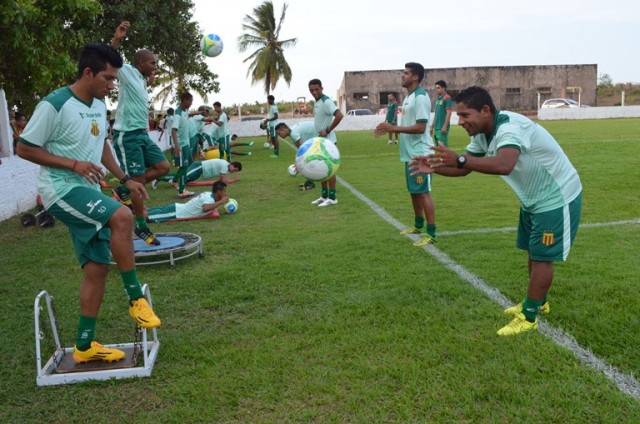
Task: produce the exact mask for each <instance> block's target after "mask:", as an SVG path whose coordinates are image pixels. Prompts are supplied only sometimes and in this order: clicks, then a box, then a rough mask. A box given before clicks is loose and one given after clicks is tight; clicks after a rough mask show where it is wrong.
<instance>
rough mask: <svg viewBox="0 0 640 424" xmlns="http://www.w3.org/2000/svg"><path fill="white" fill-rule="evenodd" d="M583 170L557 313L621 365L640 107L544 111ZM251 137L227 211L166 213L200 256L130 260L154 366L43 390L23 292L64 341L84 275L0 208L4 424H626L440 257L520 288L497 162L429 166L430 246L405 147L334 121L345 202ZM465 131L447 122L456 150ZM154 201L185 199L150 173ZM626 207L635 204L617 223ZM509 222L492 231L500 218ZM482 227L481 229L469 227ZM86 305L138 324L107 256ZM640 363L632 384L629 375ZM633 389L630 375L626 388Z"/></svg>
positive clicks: (109, 324) (633, 313)
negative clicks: (143, 295) (510, 333)
mask: <svg viewBox="0 0 640 424" xmlns="http://www.w3.org/2000/svg"><path fill="white" fill-rule="evenodd" d="M543 125H544V126H545V127H547V128H548V129H549V130H550V132H551V133H552V134H554V135H555V136H556V138H557V139H558V141H559V142H560V143H561V145H562V146H563V148H564V149H565V151H566V153H567V154H568V155H569V157H570V158H571V160H572V162H573V164H574V165H575V166H576V168H577V169H578V172H579V173H580V175H581V178H582V183H583V186H584V195H583V205H584V209H583V215H582V224H583V225H584V226H583V228H581V229H580V231H579V233H578V237H577V239H576V242H575V245H574V247H573V249H572V251H571V255H570V257H569V260H568V261H567V262H566V263H562V264H558V265H557V266H556V268H555V269H556V278H555V281H554V285H553V287H552V289H551V292H550V302H551V307H552V311H551V314H550V315H548V316H546V317H545V318H544V319H545V321H546V322H547V323H548V325H549V326H551V327H553V328H558V329H562V330H564V331H565V332H567V333H568V334H570V335H571V336H573V337H574V338H575V340H576V342H577V343H578V344H579V345H580V346H581V347H583V348H585V349H588V350H590V351H591V352H593V354H594V355H595V356H596V357H597V358H599V359H601V360H602V361H604V363H605V364H608V365H610V366H612V367H615V368H616V369H617V370H618V371H620V372H621V373H623V374H625V375H629V376H637V375H640V350H639V349H638V348H637V346H638V340H640V321H639V315H638V305H640V294H639V292H638V290H637V284H638V275H639V271H640V265H639V264H638V259H637V258H638V256H637V255H638V246H639V245H640V231H639V229H640V228H639V221H638V219H639V218H640V216H639V215H640V209H639V206H640V190H638V188H637V183H638V181H639V177H640V171H639V169H640V167H639V165H640V163H639V159H638V158H639V156H638V147H639V146H640V136H639V135H638V131H637V129H638V128H639V127H640V120H638V119H628V120H606V121H605V120H602V121H579V122H578V121H576V122H566V121H563V122H545V123H543ZM262 142H263V140H258V139H256V145H255V146H254V147H253V148H252V149H253V152H254V154H253V156H250V157H237V158H235V159H239V160H241V161H242V162H243V165H244V166H245V169H244V171H243V172H242V173H241V174H240V176H241V181H240V182H238V183H236V184H233V185H232V186H230V188H229V192H230V194H231V197H233V198H235V199H237V200H238V202H239V205H240V207H239V211H238V213H237V214H235V215H229V216H222V217H221V218H220V219H217V220H206V221H190V222H180V223H169V224H156V225H155V226H154V227H153V228H154V229H155V231H186V232H195V233H198V234H200V235H201V236H202V238H203V240H204V249H205V258H204V259H197V258H191V259H187V260H185V261H183V262H179V263H178V264H177V265H176V266H175V267H170V266H152V267H144V268H143V267H141V268H139V275H140V277H141V279H142V281H143V282H145V283H148V284H149V285H150V287H151V290H152V295H153V299H154V305H155V309H156V311H157V313H158V315H159V316H160V317H161V318H162V320H163V325H162V328H161V329H160V330H159V338H160V340H161V348H160V354H159V358H158V361H157V363H156V367H155V370H154V373H153V376H152V377H151V378H147V379H132V380H120V381H109V382H91V383H85V384H80V385H71V386H58V387H45V388H38V387H36V384H35V377H36V371H35V351H34V340H33V337H34V336H33V315H32V314H33V312H32V310H33V308H32V305H33V300H34V298H35V296H36V294H37V293H38V292H39V291H40V290H41V289H43V288H44V289H46V290H48V291H49V292H50V293H51V294H52V295H53V296H54V297H55V302H56V310H57V314H58V321H59V323H60V327H61V333H62V334H61V335H62V338H63V341H64V342H65V344H66V345H68V346H69V345H72V344H73V343H74V338H75V327H76V324H77V315H78V285H79V281H80V278H81V272H80V270H79V268H78V266H77V263H76V260H75V257H74V255H73V252H72V246H71V243H70V241H69V238H68V235H67V231H66V228H65V227H64V226H63V225H57V226H56V227H55V228H53V229H49V230H41V229H37V228H33V227H31V228H26V229H24V228H21V227H20V225H19V219H18V217H15V218H12V219H10V220H7V221H5V222H2V223H0V246H1V247H2V252H3V259H2V273H1V274H0V310H1V311H2V314H1V317H0V328H1V329H2V333H1V334H0V340H1V341H2V343H0V357H1V358H2V361H3V363H2V366H1V368H0V369H1V370H2V379H1V381H2V383H1V388H0V422H9V423H23V422H25V423H32V422H33V423H43V422H47V423H67V422H94V423H107V422H114V423H116V422H125V423H126V422H134V421H135V422H141V423H184V422H198V423H200V422H205V423H209V422H210V423H214V422H221V423H254V422H257V423H287V422H298V423H305V422H322V423H324V422H341V423H342V422H353V423H360V422H363V423H364V422H375V423H377V422H397V423H432V422H435V423H452V422H455V423H513V422H516V423H517V422H531V423H565V422H571V423H637V422H640V394H638V393H637V392H636V394H635V396H634V395H630V394H627V393H625V392H624V391H622V390H621V389H620V387H618V386H617V385H616V384H614V382H612V381H611V380H610V379H608V378H607V377H605V375H604V374H603V373H602V372H600V371H598V370H595V369H594V368H592V367H590V366H587V365H585V363H583V362H581V361H580V360H579V359H578V358H577V357H576V355H574V353H572V352H571V351H569V350H567V349H565V348H562V347H560V346H558V345H557V344H556V343H554V342H553V341H552V340H550V339H549V338H548V337H545V335H544V334H542V333H537V332H536V333H528V334H525V335H522V336H519V337H507V338H499V337H498V336H496V334H495V332H496V330H497V329H498V328H500V327H501V326H503V325H504V324H506V322H508V319H506V318H505V317H504V316H503V314H502V306H501V305H500V304H498V303H497V302H496V301H494V300H493V299H492V298H490V297H488V296H487V295H485V294H484V293H482V292H480V291H478V290H477V289H476V288H474V287H473V286H472V285H471V284H469V283H468V282H467V281H465V279H463V278H461V277H460V276H459V275H458V274H456V273H455V272H454V271H453V270H452V269H451V268H450V267H447V266H445V265H444V264H443V263H442V261H441V258H442V255H447V257H448V258H449V259H450V261H452V263H454V264H456V265H457V266H459V267H460V269H464V270H466V271H468V272H469V273H471V274H473V275H474V276H476V277H477V278H478V279H481V280H482V281H483V282H484V283H486V284H487V285H488V286H489V287H492V288H494V289H496V290H499V292H500V293H502V294H503V295H504V296H506V297H507V298H508V299H510V300H511V301H513V302H518V301H520V300H521V299H522V298H523V296H524V293H525V288H526V255H525V253H524V252H522V251H519V250H517V249H516V248H515V247H514V245H515V232H514V231H511V230H509V228H515V226H516V225H517V218H518V207H519V206H518V201H517V199H516V197H515V195H514V194H513V193H512V192H511V190H510V189H509V188H508V187H507V185H506V184H505V183H504V182H502V181H501V179H500V178H499V177H495V176H485V175H474V174H472V175H470V176H468V177H466V178H458V179H454V178H448V179H447V178H444V177H439V176H436V177H435V178H434V182H433V193H434V194H433V195H434V200H435V202H436V207H437V224H438V231H439V233H440V236H439V240H438V243H437V245H436V247H435V248H428V249H420V248H415V247H413V246H412V241H411V240H410V239H409V238H405V237H402V236H400V235H399V234H398V229H397V228H396V226H394V225H392V224H390V223H389V222H388V221H387V220H385V219H383V218H381V217H380V215H379V214H378V213H377V212H380V210H383V211H385V212H386V213H388V214H389V216H390V217H392V218H393V219H396V220H398V221H400V222H401V223H403V224H405V225H411V224H412V221H413V216H412V215H413V214H412V210H411V206H410V200H409V197H408V194H407V193H406V189H405V186H404V180H403V169H402V165H401V163H400V162H399V161H398V154H397V146H388V145H387V144H386V140H384V139H378V140H374V139H373V137H372V136H371V134H370V133H368V132H349V133H339V148H340V151H341V154H342V158H343V165H342V167H341V169H340V173H339V176H340V178H341V179H342V180H343V181H345V182H346V183H348V184H349V185H350V186H351V187H353V189H355V190H357V192H358V193H361V194H362V195H363V196H365V197H366V198H367V199H369V201H370V202H373V203H375V205H377V206H378V207H379V209H377V210H374V209H372V208H371V207H370V205H369V204H367V203H365V202H364V201H363V200H362V199H361V198H360V197H357V196H356V195H355V194H354V193H352V192H351V191H349V190H347V189H346V188H345V187H344V186H342V185H339V186H338V199H339V202H340V203H339V205H337V206H336V207H330V208H325V209H319V208H317V207H314V206H311V205H310V204H309V203H310V201H311V200H313V199H314V198H315V197H317V195H318V191H313V192H301V191H299V190H298V189H297V185H298V183H300V182H302V180H301V178H292V177H290V176H289V175H288V174H287V171H286V169H287V166H288V165H289V164H290V163H292V162H293V156H294V151H293V150H292V149H289V148H288V147H284V148H283V149H282V155H283V156H282V157H281V158H280V159H278V160H271V159H269V158H268V155H269V154H270V151H268V150H264V149H263V148H262ZM466 143H467V137H466V134H465V133H464V132H463V130H462V129H461V128H459V127H455V128H454V129H453V132H452V135H451V144H452V146H453V147H454V148H456V149H457V150H463V149H464V147H465V146H466ZM151 195H152V200H151V202H150V204H151V205H160V204H165V203H169V202H172V201H174V200H175V191H172V190H171V189H170V188H169V187H168V186H161V187H160V188H159V189H158V190H157V191H155V192H152V193H151ZM622 221H631V222H627V223H622ZM493 229H503V230H502V231H491V230H493ZM480 230H483V231H480ZM115 271H117V270H115V268H114V272H112V275H111V276H110V277H109V284H108V288H107V293H106V295H105V300H104V303H103V306H102V310H101V313H100V317H99V320H98V340H99V341H101V342H102V343H118V342H129V341H132V338H133V324H132V322H131V320H130V318H129V317H128V314H127V310H126V301H125V296H124V293H123V289H122V283H121V281H120V278H119V275H118V273H117V272H115ZM634 381H635V380H634ZM631 390H633V388H631Z"/></svg>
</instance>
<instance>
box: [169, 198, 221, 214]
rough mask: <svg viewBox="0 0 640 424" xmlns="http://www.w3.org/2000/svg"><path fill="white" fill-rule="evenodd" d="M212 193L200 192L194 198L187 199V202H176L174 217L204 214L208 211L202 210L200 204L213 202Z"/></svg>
mask: <svg viewBox="0 0 640 424" xmlns="http://www.w3.org/2000/svg"><path fill="white" fill-rule="evenodd" d="M215 202H216V201H215V199H214V198H213V193H211V192H208V193H201V194H200V195H198V197H196V198H195V199H191V200H189V201H188V202H187V203H176V218H178V219H181V218H195V217H198V216H202V215H206V214H207V213H209V212H204V211H203V210H202V206H203V205H206V204H209V203H215Z"/></svg>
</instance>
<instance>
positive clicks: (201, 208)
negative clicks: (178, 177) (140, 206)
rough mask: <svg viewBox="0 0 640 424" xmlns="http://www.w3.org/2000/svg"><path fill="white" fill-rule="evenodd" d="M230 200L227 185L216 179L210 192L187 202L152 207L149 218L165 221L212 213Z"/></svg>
mask: <svg viewBox="0 0 640 424" xmlns="http://www.w3.org/2000/svg"><path fill="white" fill-rule="evenodd" d="M228 201H229V195H228V194H227V185H226V184H225V183H224V182H222V181H216V182H215V183H213V186H212V187H211V192H210V193H209V192H207V193H201V194H199V195H198V197H194V198H193V199H191V200H189V201H188V202H187V203H171V204H169V205H166V206H159V207H155V208H150V209H149V210H148V211H147V215H148V216H147V219H148V220H149V222H165V221H169V220H172V219H183V218H197V217H199V216H203V215H206V214H208V213H210V212H211V211H212V210H214V209H217V208H218V207H220V206H222V205H224V204H225V203H227V202H228Z"/></svg>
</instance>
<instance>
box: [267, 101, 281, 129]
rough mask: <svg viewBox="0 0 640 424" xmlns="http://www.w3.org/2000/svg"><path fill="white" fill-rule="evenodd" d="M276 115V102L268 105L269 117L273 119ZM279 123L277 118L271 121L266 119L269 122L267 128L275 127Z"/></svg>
mask: <svg viewBox="0 0 640 424" xmlns="http://www.w3.org/2000/svg"><path fill="white" fill-rule="evenodd" d="M277 115H278V105H277V104H275V103H274V104H272V105H269V115H268V117H269V119H273V118H275V117H276V116H277ZM279 123H280V120H279V119H275V120H273V121H268V124H269V128H275V127H276V125H278V124H279Z"/></svg>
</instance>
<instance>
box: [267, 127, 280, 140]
mask: <svg viewBox="0 0 640 424" xmlns="http://www.w3.org/2000/svg"><path fill="white" fill-rule="evenodd" d="M267 131H268V132H269V138H271V139H273V138H276V137H277V136H278V133H276V126H275V125H274V126H271V125H267Z"/></svg>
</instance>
